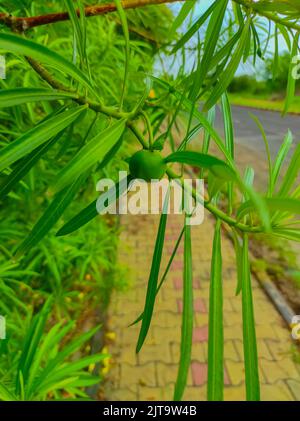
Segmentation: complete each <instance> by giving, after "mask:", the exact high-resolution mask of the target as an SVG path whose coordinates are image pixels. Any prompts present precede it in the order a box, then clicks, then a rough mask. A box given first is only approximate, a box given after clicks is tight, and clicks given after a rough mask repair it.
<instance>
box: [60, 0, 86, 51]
mask: <svg viewBox="0 0 300 421" xmlns="http://www.w3.org/2000/svg"><path fill="white" fill-rule="evenodd" d="M64 4H65V7H66V9H67V11H68V14H69V17H70V21H71V22H72V26H73V30H74V34H75V38H76V41H77V45H78V49H79V53H80V56H81V57H82V58H83V57H84V55H85V49H84V38H83V33H82V29H81V25H80V19H79V18H78V16H77V12H76V8H75V4H74V1H72V0H64Z"/></svg>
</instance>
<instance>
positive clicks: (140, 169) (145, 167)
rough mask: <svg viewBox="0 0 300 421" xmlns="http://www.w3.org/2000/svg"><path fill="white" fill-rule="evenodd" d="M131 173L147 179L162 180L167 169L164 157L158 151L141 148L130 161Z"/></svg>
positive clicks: (135, 176) (136, 176)
mask: <svg viewBox="0 0 300 421" xmlns="http://www.w3.org/2000/svg"><path fill="white" fill-rule="evenodd" d="M129 169H130V174H131V175H132V176H133V177H134V178H141V179H142V180H145V181H150V180H160V179H161V178H162V177H163V176H164V174H165V172H166V169H167V166H166V164H165V162H164V160H163V157H162V156H161V154H160V153H159V152H158V151H148V150H145V149H143V150H141V151H138V152H136V153H135V154H134V155H133V156H132V157H131V159H130V161H129Z"/></svg>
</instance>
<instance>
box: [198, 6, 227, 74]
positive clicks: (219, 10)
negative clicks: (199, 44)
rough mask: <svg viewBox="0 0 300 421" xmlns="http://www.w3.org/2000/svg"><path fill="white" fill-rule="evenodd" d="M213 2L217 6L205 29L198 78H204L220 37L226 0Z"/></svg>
mask: <svg viewBox="0 0 300 421" xmlns="http://www.w3.org/2000/svg"><path fill="white" fill-rule="evenodd" d="M215 3H216V4H217V6H216V8H215V10H214V11H213V13H212V15H211V18H210V20H209V24H208V27H207V30H206V36H205V43H204V53H203V58H202V60H201V66H200V75H199V78H200V80H204V79H205V77H206V74H207V71H208V69H209V64H210V62H211V59H212V57H213V56H214V52H215V49H216V47H217V43H218V41H219V38H220V31H221V28H222V24H223V20H224V16H225V13H226V9H227V5H228V0H219V1H218V2H215Z"/></svg>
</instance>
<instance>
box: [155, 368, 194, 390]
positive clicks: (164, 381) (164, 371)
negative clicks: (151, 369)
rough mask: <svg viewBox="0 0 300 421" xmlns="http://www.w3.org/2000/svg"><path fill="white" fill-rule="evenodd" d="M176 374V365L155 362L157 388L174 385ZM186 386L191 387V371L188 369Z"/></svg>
mask: <svg viewBox="0 0 300 421" xmlns="http://www.w3.org/2000/svg"><path fill="white" fill-rule="evenodd" d="M177 372H178V363H175V364H164V363H162V362H156V376H157V381H158V386H164V387H165V386H168V385H170V384H175V382H176V378H177ZM187 384H188V386H193V378H192V370H191V368H190V369H189V372H188V378H187Z"/></svg>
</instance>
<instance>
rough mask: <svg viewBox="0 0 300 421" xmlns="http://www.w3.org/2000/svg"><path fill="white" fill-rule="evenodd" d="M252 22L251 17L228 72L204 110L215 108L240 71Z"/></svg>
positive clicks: (216, 87) (223, 74)
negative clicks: (236, 73) (238, 70)
mask: <svg viewBox="0 0 300 421" xmlns="http://www.w3.org/2000/svg"><path fill="white" fill-rule="evenodd" d="M250 22H251V18H250V17H249V18H248V20H247V22H246V24H245V26H244V28H243V31H242V34H241V37H240V40H239V42H238V45H237V47H236V49H235V51H234V53H233V55H232V57H231V61H230V62H229V64H228V66H227V67H226V70H225V71H224V72H223V73H222V76H221V77H220V79H219V81H218V83H217V84H216V86H215V88H214V89H213V91H212V93H211V95H210V97H209V98H208V100H207V101H206V103H205V106H204V109H205V110H209V109H210V108H211V107H213V106H214V105H215V104H216V103H217V101H218V99H219V98H220V96H221V95H222V94H223V92H225V91H226V89H227V88H228V86H229V84H230V82H231V81H232V79H233V77H234V75H235V72H236V71H237V69H238V66H239V64H240V62H241V57H242V56H243V52H244V48H245V44H246V41H247V38H248V36H249V25H250Z"/></svg>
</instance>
